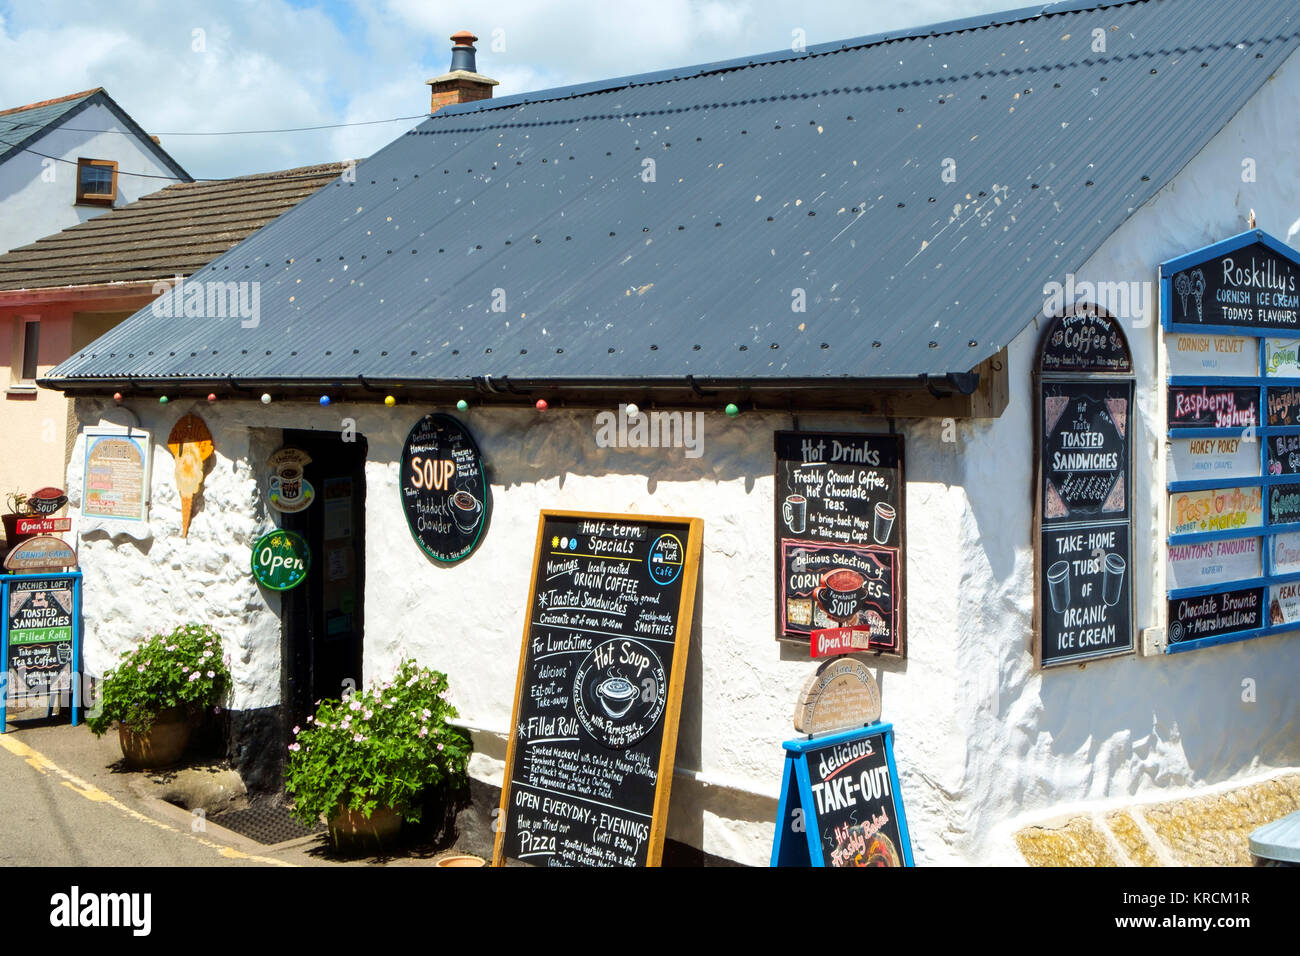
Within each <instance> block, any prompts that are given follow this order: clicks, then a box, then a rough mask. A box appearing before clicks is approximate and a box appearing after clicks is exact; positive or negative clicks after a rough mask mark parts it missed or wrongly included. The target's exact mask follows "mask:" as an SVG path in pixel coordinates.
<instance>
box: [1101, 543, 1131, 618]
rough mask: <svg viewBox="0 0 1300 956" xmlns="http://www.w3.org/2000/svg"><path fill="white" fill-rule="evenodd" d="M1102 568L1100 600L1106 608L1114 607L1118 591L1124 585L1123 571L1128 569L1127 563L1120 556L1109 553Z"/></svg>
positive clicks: (1117, 600) (1117, 598)
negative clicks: (1104, 603)
mask: <svg viewBox="0 0 1300 956" xmlns="http://www.w3.org/2000/svg"><path fill="white" fill-rule="evenodd" d="M1103 567H1104V570H1103V571H1102V578H1101V598H1102V600H1103V601H1105V602H1106V605H1107V606H1108V607H1114V606H1115V605H1116V604H1118V603H1119V594H1120V589H1121V588H1122V587H1123V585H1124V571H1125V569H1126V568H1127V567H1128V562H1127V561H1125V560H1124V558H1123V556H1122V555H1118V554H1115V553H1114V552H1111V553H1110V554H1108V555H1106V560H1105V561H1104V562H1103Z"/></svg>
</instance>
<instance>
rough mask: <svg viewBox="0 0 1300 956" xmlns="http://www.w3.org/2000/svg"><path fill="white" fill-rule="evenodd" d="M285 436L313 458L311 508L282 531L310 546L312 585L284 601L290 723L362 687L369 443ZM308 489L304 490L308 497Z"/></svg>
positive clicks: (285, 521)
mask: <svg viewBox="0 0 1300 956" xmlns="http://www.w3.org/2000/svg"><path fill="white" fill-rule="evenodd" d="M347 437H348V438H349V439H351V440H344V435H343V434H341V433H337V432H317V431H298V430H289V429H286V430H285V432H284V446H283V447H285V448H298V449H301V450H302V451H304V452H306V453H307V454H308V455H309V456H310V457H311V461H310V462H308V463H307V465H306V466H305V467H304V468H303V479H304V481H305V482H306V484H307V485H310V488H311V496H312V497H311V503H310V504H308V505H307V506H306V507H305V508H303V510H301V511H298V512H295V513H292V514H284V515H282V527H284V528H285V529H286V530H288V531H295V532H297V533H298V534H300V535H302V536H303V538H304V539H306V541H307V545H308V547H309V549H310V551H311V565H310V567H309V568H308V571H307V580H306V581H304V582H303V583H302V584H301V585H299V586H298V587H296V588H294V589H293V590H291V591H287V592H285V594H284V603H283V605H282V609H281V611H282V613H281V622H282V624H281V626H282V629H283V631H282V641H283V657H282V659H283V661H284V667H283V669H282V673H283V680H284V688H283V690H284V696H283V698H282V699H283V700H284V701H286V702H287V704H288V709H289V711H290V713H289V714H288V715H287V716H288V717H289V724H287V725H286V726H291V725H295V724H298V725H300V724H302V723H303V722H304V721H305V719H306V717H307V715H308V714H311V713H313V712H314V711H315V709H316V707H315V702H316V701H318V700H323V699H326V698H330V699H336V700H337V699H338V698H339V697H341V696H342V695H343V693H344V692H345V691H347V690H349V689H350V688H358V687H360V686H361V658H362V636H363V634H364V633H365V551H366V549H365V502H366V473H365V464H366V440H365V438H364V437H362V436H361V435H348V436H347ZM305 490H306V489H305V488H304V491H305Z"/></svg>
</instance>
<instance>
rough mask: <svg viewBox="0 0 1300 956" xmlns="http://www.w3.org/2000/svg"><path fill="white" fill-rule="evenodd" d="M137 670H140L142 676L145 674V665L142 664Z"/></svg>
mask: <svg viewBox="0 0 1300 956" xmlns="http://www.w3.org/2000/svg"><path fill="white" fill-rule="evenodd" d="M136 670H138V671H139V672H140V673H141V674H143V673H144V665H143V664H141V665H140V666H139V667H137V668H136Z"/></svg>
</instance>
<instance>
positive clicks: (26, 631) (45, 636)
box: [0, 571, 81, 733]
mask: <svg viewBox="0 0 1300 956" xmlns="http://www.w3.org/2000/svg"><path fill="white" fill-rule="evenodd" d="M0 603H3V616H0V662H3V664H4V669H5V678H6V679H5V684H4V692H3V693H0V733H3V732H4V729H5V723H4V722H5V718H6V709H7V705H8V703H9V702H10V701H17V700H24V699H27V698H32V697H44V696H47V695H49V696H50V700H51V704H52V703H53V695H58V694H69V693H70V694H71V703H72V707H71V711H72V723H73V724H74V725H76V724H77V723H78V713H77V712H78V709H79V707H80V706H81V699H80V692H81V688H80V681H79V680H78V679H77V675H79V674H80V673H81V624H80V619H81V572H80V571H74V572H71V573H66V574H64V573H57V572H51V573H45V574H15V575H5V576H3V577H0Z"/></svg>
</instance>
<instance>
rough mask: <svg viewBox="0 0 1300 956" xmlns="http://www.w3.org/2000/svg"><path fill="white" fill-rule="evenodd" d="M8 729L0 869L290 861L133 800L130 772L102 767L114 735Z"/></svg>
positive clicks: (3, 741) (3, 750)
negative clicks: (100, 736) (223, 838)
mask: <svg viewBox="0 0 1300 956" xmlns="http://www.w3.org/2000/svg"><path fill="white" fill-rule="evenodd" d="M42 724H44V725H42ZM15 726H23V727H24V729H21V730H17V731H14V730H13V729H12V728H13V727H15ZM9 727H10V728H11V729H10V732H9V733H6V734H4V735H0V866H78V867H86V866H271V865H281V866H284V865H292V864H289V863H286V862H285V861H282V860H276V859H272V858H270V857H266V856H262V855H261V854H258V853H256V852H247V851H246V850H241V849H238V848H236V847H235V846H233V845H231V844H230V843H228V842H223V841H221V840H218V839H213V838H212V834H210V833H209V832H204V833H194V832H192V828H191V826H190V823H191V819H192V818H189V817H188V815H187V814H186V813H185V811H184V810H181V809H179V808H171V807H166V808H163V807H160V806H158V804H159V803H160V801H149V800H144V799H141V798H140V797H139V796H137V795H136V794H135V793H134V792H133V791H132V789H131V787H130V785H129V783H128V779H127V778H128V777H129V775H128V774H122V773H114V772H113V771H112V770H111V769H110V765H111V764H112V763H114V762H115V761H116V760H117V759H119V758H120V756H121V752H120V750H117V740H116V738H115V737H105V738H104V739H103V740H98V739H96V738H95V737H94V735H92V734H91V733H90V731H89V730H87V729H86V728H85V727H84V726H82V727H75V728H74V727H71V726H69V725H67V724H66V723H62V724H60V725H48V724H45V722H40V724H36V725H33V724H32V723H31V722H26V721H25V722H23V724H22V725H16V724H14V723H12V722H11V723H10V724H9ZM115 751H116V752H115ZM69 767H73V768H75V772H74V770H70V769H68V768H69ZM114 778H116V779H114Z"/></svg>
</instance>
